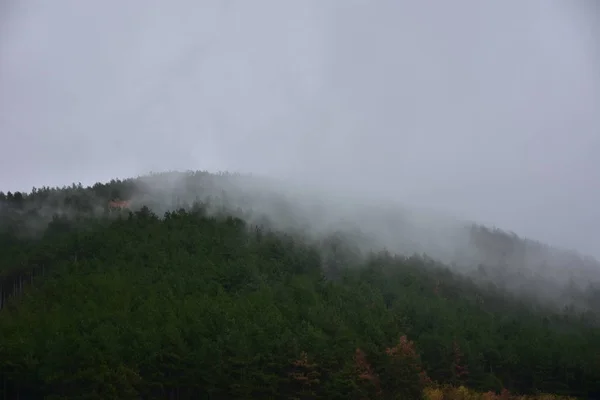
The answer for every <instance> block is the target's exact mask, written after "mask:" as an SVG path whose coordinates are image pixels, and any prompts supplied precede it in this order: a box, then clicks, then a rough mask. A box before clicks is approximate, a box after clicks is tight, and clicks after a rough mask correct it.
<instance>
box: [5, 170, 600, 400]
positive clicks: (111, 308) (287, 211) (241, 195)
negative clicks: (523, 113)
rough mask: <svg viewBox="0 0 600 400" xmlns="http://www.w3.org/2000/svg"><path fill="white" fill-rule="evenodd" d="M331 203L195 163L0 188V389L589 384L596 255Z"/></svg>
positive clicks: (32, 394)
mask: <svg viewBox="0 0 600 400" xmlns="http://www.w3.org/2000/svg"><path fill="white" fill-rule="evenodd" d="M327 199H328V200H327V201H326V200H325V198H319V197H318V196H317V194H315V195H314V196H313V194H308V193H300V192H299V191H297V190H294V189H293V188H286V187H285V186H277V184H276V183H274V182H269V181H267V180H265V179H262V178H257V177H247V176H241V175H231V174H209V173H206V172H195V173H191V172H190V173H165V174H153V175H151V176H146V177H140V178H136V179H129V180H124V181H112V182H110V183H108V184H100V183H99V184H96V185H94V186H93V187H90V188H85V187H82V186H81V185H73V186H71V187H69V188H62V189H50V188H41V189H36V190H34V191H32V192H31V193H27V194H24V193H10V194H8V193H7V194H5V195H2V196H1V198H0V201H1V203H0V204H1V205H0V218H1V221H0V227H1V229H2V232H1V235H2V236H1V238H0V289H1V291H2V294H1V295H0V299H2V302H1V303H0V304H1V305H2V309H1V310H0V338H2V340H1V341H0V365H1V368H0V371H1V372H2V380H3V386H2V388H3V396H4V398H27V399H36V398H90V399H91V398H97V399H110V398H115V399H126V398H132V399H133V398H147V399H150V398H152V399H153V398H179V399H187V398H190V399H191V398H240V399H247V398H303V399H304V398H306V399H308V398H323V399H362V398H386V399H391V398H398V399H412V398H420V397H421V396H422V395H423V393H425V394H426V395H427V396H429V398H434V397H435V396H438V395H440V393H441V392H442V391H445V392H446V393H447V394H448V393H450V392H452V390H450V389H449V387H450V386H452V387H455V388H458V387H459V386H461V385H462V386H465V387H468V388H471V389H472V390H477V391H479V392H481V393H483V392H487V391H493V392H496V393H500V392H501V391H502V390H503V389H504V390H505V391H506V390H508V391H510V392H512V393H521V394H530V395H534V394H538V393H541V392H545V393H554V394H556V395H565V396H566V395H570V396H578V397H580V398H598V397H600V358H598V354H600V353H599V351H600V329H599V328H598V315H597V310H598V309H600V308H599V306H600V295H599V292H598V289H597V286H595V285H594V282H595V281H597V278H598V275H599V270H600V268H599V267H598V264H597V262H596V261H595V260H591V259H588V258H585V257H581V256H579V255H577V254H574V253H569V252H566V251H561V250H558V249H553V248H550V247H548V246H544V245H542V244H539V243H537V242H534V241H531V240H525V239H521V238H519V237H518V236H516V235H513V234H508V233H505V232H502V231H499V230H494V229H487V228H484V227H479V226H475V225H470V224H463V223H460V222H455V221H451V220H447V221H442V220H441V219H436V220H435V221H433V222H432V221H428V223H427V224H423V222H424V221H425V219H424V218H423V217H416V216H415V214H412V213H411V212H409V211H408V210H401V209H397V208H389V207H388V206H384V205H379V206H376V205H371V206H361V204H360V202H359V201H355V202H350V201H342V200H343V199H335V198H332V197H327ZM111 201H127V202H126V203H114V204H110V202H111ZM419 223H421V225H419ZM461 232H462V233H461ZM459 233H460V234H459ZM449 238H452V239H453V240H449ZM411 247H412V248H413V250H411ZM414 252H417V253H424V252H425V253H427V254H428V255H411V254H410V253H414ZM443 262H445V263H447V264H443ZM453 263H454V264H453ZM452 264H453V265H452ZM561 265H563V268H560V266H561ZM565 266H566V267H568V268H565ZM567 270H568V271H567ZM517 283H518V284H520V285H521V286H520V287H519V286H517ZM9 295H10V297H9ZM557 306H558V307H557ZM444 385H450V386H444ZM454 392H455V393H454V394H452V396H454V397H452V398H464V393H463V392H461V390H458V389H456V390H454ZM460 393H463V394H462V395H463V397H456V396H460V395H461V394H460ZM51 395H54V396H55V397H49V396H51ZM19 396H20V397H19ZM60 396H62V397H60ZM473 396H474V395H473ZM508 396H509V395H508V394H507V392H505V393H504V398H509V397H508ZM437 398H441V397H437ZM447 398H450V397H447ZM487 398H490V397H489V396H488V397H487Z"/></svg>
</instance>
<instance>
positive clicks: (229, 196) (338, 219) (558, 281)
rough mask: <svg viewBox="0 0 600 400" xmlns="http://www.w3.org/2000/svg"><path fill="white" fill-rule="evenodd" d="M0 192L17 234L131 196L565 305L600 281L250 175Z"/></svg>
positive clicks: (417, 220) (492, 231)
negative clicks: (435, 267)
mask: <svg viewBox="0 0 600 400" xmlns="http://www.w3.org/2000/svg"><path fill="white" fill-rule="evenodd" d="M107 187H112V189H110V190H107V189H106V188H107ZM0 198H2V199H3V201H2V209H1V211H0V215H2V218H3V220H2V222H3V226H4V229H5V230H6V229H7V228H6V227H8V226H9V222H8V221H9V220H10V219H11V218H12V215H14V213H17V215H19V216H20V217H19V218H18V219H17V220H18V221H19V222H18V228H17V230H18V231H19V232H21V234H23V235H26V236H27V235H34V236H35V235H36V234H37V235H39V234H41V233H43V232H44V230H45V229H46V227H47V224H48V223H49V222H50V221H51V220H52V218H53V217H54V216H55V215H63V216H67V217H69V218H76V216H77V214H78V213H81V212H82V211H83V212H87V213H92V214H95V215H102V213H103V212H104V211H105V210H106V207H107V205H108V202H109V200H115V199H121V200H127V201H128V202H129V203H128V207H129V208H130V209H132V210H137V209H139V208H140V207H142V206H147V207H149V209H150V210H152V211H153V212H155V213H156V214H157V215H163V214H164V213H165V212H170V211H175V210H177V209H179V208H184V209H189V208H190V207H191V205H192V204H193V203H195V202H203V203H207V204H209V209H208V210H209V212H210V213H219V212H220V213H223V212H225V213H233V214H234V215H237V216H239V217H241V218H243V219H244V220H245V221H248V222H249V223H251V224H258V225H266V226H270V227H272V228H273V229H277V230H281V231H285V232H289V233H296V234H301V235H304V236H306V237H309V238H311V240H313V241H315V242H319V241H323V240H325V238H328V237H331V236H332V235H342V236H343V237H344V240H345V241H346V242H347V243H350V244H351V245H352V246H354V248H355V249H356V251H357V252H356V256H357V257H364V256H365V255H366V254H368V253H369V252H371V251H381V250H387V251H389V252H391V253H393V254H399V255H405V256H410V255H413V254H423V255H426V256H427V257H430V258H431V259H433V260H436V261H439V262H441V263H443V264H445V265H448V266H450V267H451V269H452V270H454V271H455V272H459V273H462V274H465V275H467V276H469V277H472V278H474V279H475V280H476V281H478V282H480V284H483V285H485V284H489V283H491V284H493V285H496V286H497V287H498V288H501V289H507V290H509V291H510V292H512V293H515V294H518V295H519V296H522V297H523V298H525V299H527V300H530V301H533V302H540V303H542V304H545V305H548V304H551V305H552V306H557V307H559V308H563V307H565V306H573V307H575V308H583V309H584V310H585V309H588V308H589V307H590V304H588V301H589V291H590V290H592V291H593V292H594V291H597V290H598V288H599V287H600V286H599V283H600V263H598V261H597V260H595V259H594V258H592V257H586V256H584V255H580V254H578V253H576V252H573V251H569V250H565V249H560V248H556V247H552V246H548V245H545V244H543V243H540V242H538V241H535V240H532V239H528V238H521V237H519V236H518V235H517V234H515V233H512V232H508V231H504V230H501V229H497V228H490V227H485V226H482V225H479V224H476V223H472V222H468V221H461V220H459V219H456V218H452V217H449V216H447V215H444V214H442V213H435V212H432V211H430V210H419V209H413V208H410V207H406V206H403V205H402V204H394V203H392V202H386V201H381V200H375V199H373V198H370V197H369V196H366V195H361V194H356V193H354V194H352V193H348V192H345V193H339V192H335V191H331V190H327V189H324V188H323V187H309V186H303V187H301V186H298V185H296V184H292V183H287V182H285V181H282V180H277V179H273V178H266V177H263V176H256V175H254V176H253V175H250V174H230V173H217V174H213V173H209V172H203V171H197V172H192V171H189V172H176V171H173V172H165V173H153V174H149V175H146V176H140V177H138V178H135V179H126V180H123V181H120V180H117V181H111V183H110V184H109V185H108V186H107V185H104V184H100V183H99V184H96V185H94V186H91V187H83V186H79V185H73V186H71V187H70V188H63V189H58V188H57V189H50V188H42V189H35V190H34V191H33V192H32V193H28V194H23V193H20V192H19V193H16V194H13V193H11V194H10V195H9V197H8V198H7V196H6V195H4V194H3V195H2V196H0ZM17 204H18V206H17V207H16V208H15V205H17ZM361 254H362V256H360V255H361ZM357 261H358V260H357Z"/></svg>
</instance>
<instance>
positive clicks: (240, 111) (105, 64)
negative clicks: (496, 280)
mask: <svg viewBox="0 0 600 400" xmlns="http://www.w3.org/2000/svg"><path fill="white" fill-rule="evenodd" d="M599 3H600V2H596V1H595V0H590V1H585V0H573V1H560V0H503V1H492V0H487V1H484V0H456V1H452V2H449V1H442V0H437V1H434V0H413V1H401V0H389V1H386V0H378V1H366V0H362V1H359V0H336V1H334V0H331V1H329V2H327V1H323V0H294V1H292V0H289V1H281V0H270V1H269V0H252V1H246V0H237V1H236V0H228V1H225V0H214V1H213V0H211V1H209V0H203V1H200V0H180V1H176V0H172V1H163V0H160V1H159V0H135V1H134V0H131V1H127V2H124V1H117V0H103V1H81V0H53V1H41V0H4V2H3V3H1V4H2V5H1V6H0V7H1V8H0V135H1V138H0V139H1V141H0V189H1V190H5V191H6V190H29V189H31V187H32V186H42V185H62V184H69V183H71V182H73V181H75V182H77V181H81V182H82V183H85V184H88V183H93V182H95V181H98V180H108V179H110V178H113V177H117V176H118V177H128V176H132V175H137V174H140V173H144V172H147V171H150V170H155V171H158V170H164V169H209V170H236V171H242V172H256V173H269V174H273V175H277V176H284V177H289V178H290V179H297V180H299V181H305V182H311V183H319V184H323V185H328V186H330V187H332V188H334V189H339V190H346V189H353V190H364V191H366V192H367V191H368V192H370V193H373V194H376V195H379V196H388V197H394V198H396V199H398V200H400V201H401V202H403V203H408V204H418V205H421V206H425V207H433V208H436V209H440V210H447V211H450V212H451V213H453V214H455V215H458V216H464V217H467V218H470V219H475V220H478V221H481V222H484V223H489V224H495V225H497V226H500V227H502V228H506V229H511V230H514V231H515V232H517V233H519V234H523V235H526V236H531V237H534V238H538V239H541V240H544V241H548V242H550V243H554V244H559V245H563V246H568V247H574V248H577V249H580V250H582V251H585V252H588V253H592V254H595V255H597V256H598V255H600V229H599V227H600V209H599V207H598V204H600V186H599V185H600V157H599V156H597V155H598V154H599V153H600V39H599V38H600V13H599V8H600V7H599V6H598V4H599Z"/></svg>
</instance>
